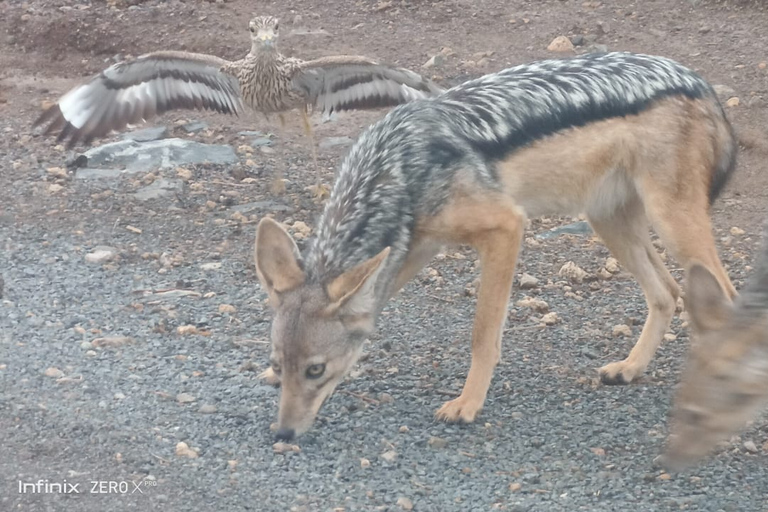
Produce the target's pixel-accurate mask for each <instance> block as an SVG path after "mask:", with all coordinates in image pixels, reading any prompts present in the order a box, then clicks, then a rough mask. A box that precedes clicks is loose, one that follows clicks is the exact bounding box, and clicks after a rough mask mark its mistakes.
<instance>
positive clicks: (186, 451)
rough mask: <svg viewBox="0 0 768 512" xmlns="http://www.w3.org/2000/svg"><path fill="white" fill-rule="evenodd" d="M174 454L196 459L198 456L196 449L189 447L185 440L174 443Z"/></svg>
mask: <svg viewBox="0 0 768 512" xmlns="http://www.w3.org/2000/svg"><path fill="white" fill-rule="evenodd" d="M176 455H177V456H178V457H187V458H190V459H196V458H197V457H198V453H197V450H195V449H193V448H190V447H189V445H188V444H187V443H185V442H183V441H182V442H180V443H178V444H177V445H176Z"/></svg>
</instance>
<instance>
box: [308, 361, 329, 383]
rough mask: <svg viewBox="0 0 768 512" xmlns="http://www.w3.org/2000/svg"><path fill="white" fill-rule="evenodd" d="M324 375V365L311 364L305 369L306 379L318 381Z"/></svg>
mask: <svg viewBox="0 0 768 512" xmlns="http://www.w3.org/2000/svg"><path fill="white" fill-rule="evenodd" d="M324 373H325V363H320V364H313V365H312V366H310V367H309V368H307V378H308V379H318V378H320V377H321V376H322V375H323V374H324Z"/></svg>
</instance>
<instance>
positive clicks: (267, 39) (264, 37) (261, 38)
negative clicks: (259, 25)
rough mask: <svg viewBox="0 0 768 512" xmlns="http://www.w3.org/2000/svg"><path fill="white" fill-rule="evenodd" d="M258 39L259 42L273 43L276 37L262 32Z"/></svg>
mask: <svg viewBox="0 0 768 512" xmlns="http://www.w3.org/2000/svg"><path fill="white" fill-rule="evenodd" d="M256 37H257V38H258V40H259V41H261V42H263V43H272V41H273V40H274V39H275V35H274V34H270V33H268V32H267V33H264V32H262V33H260V34H259V35H258V36H256Z"/></svg>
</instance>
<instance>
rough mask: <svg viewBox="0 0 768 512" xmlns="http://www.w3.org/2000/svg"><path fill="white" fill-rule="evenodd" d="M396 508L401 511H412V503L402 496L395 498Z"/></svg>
mask: <svg viewBox="0 0 768 512" xmlns="http://www.w3.org/2000/svg"><path fill="white" fill-rule="evenodd" d="M397 506H398V507H400V508H401V509H403V510H413V502H412V501H411V500H410V498H405V497H403V496H401V497H399V498H397Z"/></svg>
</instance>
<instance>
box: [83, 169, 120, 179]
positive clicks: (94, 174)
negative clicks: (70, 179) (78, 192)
mask: <svg viewBox="0 0 768 512" xmlns="http://www.w3.org/2000/svg"><path fill="white" fill-rule="evenodd" d="M122 173H123V171H121V170H120V169H93V168H91V167H83V168H82V169H78V170H77V171H75V179H76V180H114V179H117V178H119V177H120V175H121V174H122Z"/></svg>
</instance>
